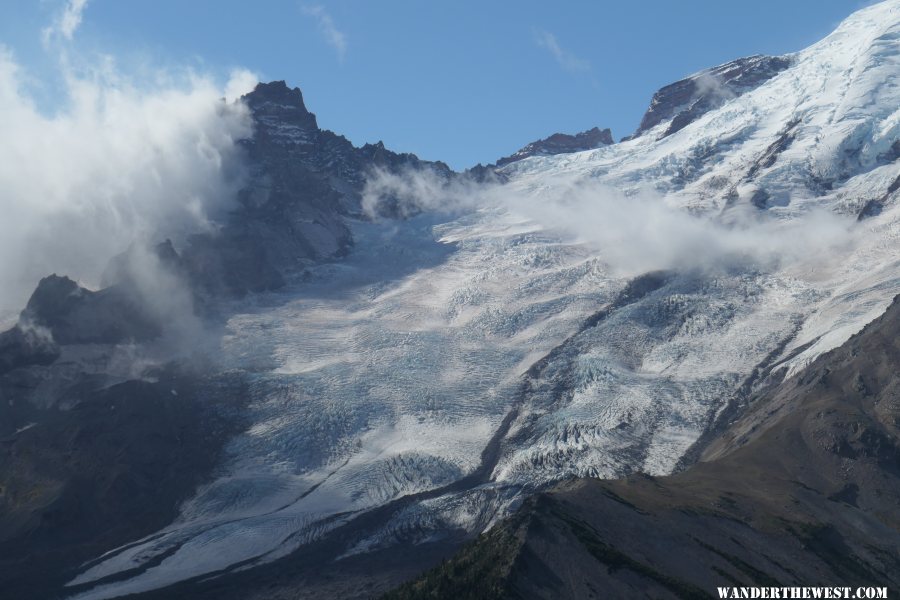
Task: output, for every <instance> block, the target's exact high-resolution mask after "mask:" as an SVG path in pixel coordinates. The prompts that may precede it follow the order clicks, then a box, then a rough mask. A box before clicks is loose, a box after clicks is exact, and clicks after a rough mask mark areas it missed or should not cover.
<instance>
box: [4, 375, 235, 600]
mask: <svg viewBox="0 0 900 600" xmlns="http://www.w3.org/2000/svg"><path fill="white" fill-rule="evenodd" d="M85 383H87V382H85ZM240 389H241V388H240V387H239V386H236V385H234V384H231V383H229V382H227V381H225V380H209V379H204V378H200V377H197V376H195V375H191V374H188V373H181V372H176V371H175V370H167V371H163V372H160V373H157V381H156V382H155V383H150V382H146V381H128V382H124V383H121V384H118V385H113V386H109V387H104V388H103V389H100V390H96V389H93V388H92V387H90V386H84V388H83V390H82V391H81V392H80V394H81V395H82V398H81V401H80V402H78V404H77V405H76V407H75V408H73V409H72V410H69V411H59V410H35V411H32V412H31V414H30V415H29V419H30V420H31V421H32V422H31V423H30V424H29V425H28V426H26V427H22V428H20V429H19V430H18V431H16V432H14V433H12V434H11V435H9V436H6V437H4V438H0V590H2V592H0V596H2V597H4V598H35V599H38V598H60V597H63V596H68V595H70V594H71V593H73V591H74V590H72V589H70V590H68V591H67V592H66V593H62V586H63V585H64V584H65V583H66V582H67V581H68V580H69V579H70V578H72V577H74V575H75V574H76V573H77V571H78V569H79V565H81V564H82V562H83V561H85V560H88V559H92V558H96V557H97V556H100V555H101V554H102V553H103V552H105V551H107V550H110V549H112V548H114V547H117V546H119V545H121V544H124V543H126V542H129V541H133V540H135V539H139V538H140V537H142V536H144V535H147V534H150V533H153V532H154V531H157V530H159V529H160V528H161V527H164V526H165V525H166V524H168V523H170V522H171V521H172V519H174V518H175V517H176V516H177V514H178V507H179V503H180V502H181V501H183V500H185V499H186V498H188V497H189V496H190V495H191V494H193V492H194V490H195V489H196V486H197V485H198V484H200V483H201V482H203V481H204V479H206V478H208V477H209V476H210V473H211V469H212V468H213V466H214V465H215V464H216V462H217V461H218V460H219V458H220V453H221V451H222V447H223V444H224V442H225V441H226V440H227V439H228V438H229V437H230V436H231V435H232V434H233V433H235V432H236V426H237V425H238V423H239V420H238V419H237V418H236V417H235V416H234V415H235V409H236V408H237V407H238V405H239V402H240V398H241V397H242V395H243V394H242V393H241V391H240ZM8 390H9V386H7V385H6V382H4V381H3V379H2V378H0V398H2V399H3V400H4V405H5V400H6V398H5V397H4V396H5V393H6V392H7V391H8ZM72 393H78V392H75V391H73V392H72ZM213 398H215V401H212V399H213ZM2 415H3V410H2V407H0V416H2Z"/></svg>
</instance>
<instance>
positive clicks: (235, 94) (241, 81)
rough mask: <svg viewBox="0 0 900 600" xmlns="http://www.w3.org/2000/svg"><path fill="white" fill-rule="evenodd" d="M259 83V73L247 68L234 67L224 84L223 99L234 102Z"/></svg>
mask: <svg viewBox="0 0 900 600" xmlns="http://www.w3.org/2000/svg"><path fill="white" fill-rule="evenodd" d="M257 83H259V75H257V74H256V73H254V72H253V71H248V70H247V69H235V70H233V71H232V72H231V77H230V78H229V80H228V84H227V85H226V86H225V101H226V102H234V101H235V100H239V99H240V97H241V96H243V95H245V94H249V93H250V92H252V91H253V89H254V88H255V87H256V84H257Z"/></svg>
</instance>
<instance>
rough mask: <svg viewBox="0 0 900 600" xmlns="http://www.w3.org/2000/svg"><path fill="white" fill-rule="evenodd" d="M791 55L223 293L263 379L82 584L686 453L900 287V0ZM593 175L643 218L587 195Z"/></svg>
mask: <svg viewBox="0 0 900 600" xmlns="http://www.w3.org/2000/svg"><path fill="white" fill-rule="evenodd" d="M786 59H787V60H788V61H789V65H790V66H788V67H787V68H785V69H784V70H782V71H780V72H778V73H777V74H775V75H773V76H772V77H771V78H770V79H769V80H767V81H765V82H764V83H762V84H761V85H759V86H758V87H756V88H755V89H752V90H749V91H747V92H745V93H742V94H740V95H736V96H734V97H730V98H728V99H727V100H726V101H725V102H724V103H723V104H722V105H721V106H720V107H718V108H715V109H712V110H709V111H708V112H706V113H705V114H703V115H702V116H700V117H699V118H697V119H696V120H694V121H693V122H691V123H689V124H688V125H687V126H685V127H683V128H681V129H679V130H678V131H675V132H674V133H671V134H668V135H666V132H667V129H668V127H669V124H670V120H666V121H662V122H660V123H658V124H656V125H654V126H653V127H651V128H650V129H648V130H646V131H644V132H642V133H641V134H640V135H637V136H636V137H633V138H631V139H628V140H625V141H622V142H620V143H617V144H612V145H608V146H602V147H599V148H596V149H593V150H587V151H583V152H577V153H570V154H560V155H555V156H545V155H541V156H532V157H529V158H525V159H523V160H520V161H516V162H512V163H510V164H508V165H505V166H504V167H503V168H502V170H501V172H502V173H503V175H504V176H505V177H506V179H507V180H508V181H507V182H506V183H504V184H503V185H501V186H498V187H496V188H492V189H491V190H490V191H489V192H488V193H484V195H483V197H476V198H474V199H472V201H471V202H468V203H461V204H460V206H456V207H449V208H448V210H435V209H431V208H430V209H428V210H424V211H423V212H421V213H420V214H418V215H417V216H414V217H411V218H409V219H407V220H404V221H389V220H374V221H366V220H350V228H351V230H352V234H353V239H354V240H355V245H354V247H353V249H352V250H351V251H350V253H349V255H348V256H347V257H346V258H345V259H344V260H341V261H337V262H332V263H327V264H322V265H318V266H315V267H310V268H309V269H307V270H306V272H305V274H304V276H303V277H302V278H297V279H295V280H294V281H292V282H291V283H290V285H288V286H287V287H286V288H284V289H281V290H278V291H276V292H268V293H264V294H257V295H254V296H252V297H250V298H248V299H245V300H240V301H234V302H233V305H232V306H230V307H229V313H230V315H231V316H230V317H229V318H228V321H227V323H225V325H224V330H223V334H222V336H221V341H220V344H219V348H218V349H217V356H216V361H217V364H218V367H219V368H220V369H221V370H223V371H229V372H238V373H241V374H242V376H243V377H244V378H245V379H246V381H247V382H248V384H249V390H250V394H251V399H250V404H249V408H248V411H249V417H248V418H249V419H250V421H251V423H252V424H251V425H250V426H249V427H248V428H247V429H246V431H245V432H244V433H242V434H241V435H239V436H237V437H236V438H235V439H234V440H233V441H232V442H231V443H230V445H229V448H228V456H229V458H228V460H227V461H226V463H225V464H223V465H222V466H221V468H220V470H219V473H218V475H217V477H216V478H215V479H214V480H213V481H211V482H210V483H208V484H207V485H205V486H203V487H202V488H201V489H199V490H198V491H197V493H196V495H195V496H194V497H193V498H191V499H190V500H189V501H187V502H185V503H184V505H183V506H182V509H181V515H180V517H179V518H178V519H177V520H176V521H175V522H174V523H172V524H171V525H170V526H168V527H167V528H165V529H164V530H162V531H159V532H157V533H155V534H153V535H151V536H148V537H147V538H145V539H142V540H136V541H135V542H134V543H131V544H128V545H127V546H124V547H122V548H118V549H116V550H113V551H111V552H109V553H107V554H106V555H104V556H102V557H99V558H98V559H97V560H94V561H92V562H91V563H89V564H86V565H85V566H84V569H83V571H82V572H81V573H80V574H79V575H78V576H77V577H76V578H75V579H73V580H72V581H71V582H70V583H69V586H70V587H71V589H72V590H73V597H76V598H84V599H88V598H91V599H99V598H110V597H115V596H120V595H124V594H129V593H136V592H141V591H147V590H152V589H158V588H161V587H165V586H167V585H171V584H173V583H176V582H179V581H183V580H186V579H191V578H198V577H204V576H210V575H220V574H222V573H227V572H233V571H236V570H239V569H240V570H243V569H248V568H252V567H253V566H255V565H258V564H261V563H264V562H269V561H272V560H274V559H276V558H279V557H283V556H286V555H288V554H290V553H291V552H293V551H294V550H296V549H297V548H299V547H301V546H303V545H304V544H308V543H310V542H311V541H314V540H317V539H322V538H323V537H327V536H328V535H329V533H330V532H332V531H335V530H336V529H338V528H341V527H348V526H350V525H352V523H353V522H354V520H355V519H357V518H358V517H359V516H360V515H365V514H367V512H369V511H372V510H373V509H375V508H377V507H394V508H393V509H392V510H390V511H388V512H387V513H386V515H387V516H386V517H385V518H384V519H383V520H381V521H380V522H379V523H378V524H377V525H376V526H367V527H365V528H360V530H359V533H358V535H356V536H355V537H354V539H352V541H351V543H347V544H345V545H344V547H343V550H342V552H341V554H340V556H349V555H353V554H360V553H365V552H368V551H371V550H373V549H376V548H384V547H389V546H390V545H391V544H396V543H400V542H406V543H421V542H426V541H430V540H434V539H439V538H440V537H441V536H442V535H444V532H447V531H457V530H464V531H467V532H469V533H477V532H480V531H482V530H484V529H486V528H488V527H490V526H491V524H492V523H494V522H495V521H496V520H497V519H498V518H501V517H502V516H504V515H505V514H508V511H509V510H510V509H511V508H514V507H515V506H516V504H517V502H518V501H519V500H520V499H521V497H522V496H523V494H524V493H525V492H527V491H528V490H532V489H535V488H536V487H539V486H542V485H545V484H548V483H552V482H554V481H558V480H560V479H562V478H565V477H568V476H573V475H577V476H594V477H616V476H621V475H623V474H627V473H630V472H637V471H640V472H646V473H649V474H654V475H656V474H666V473H670V472H672V471H673V470H675V469H677V468H679V465H680V464H681V462H682V461H684V460H687V459H689V453H690V450H691V448H692V447H693V446H694V444H695V443H696V442H697V441H698V440H701V439H702V436H703V435H704V434H705V433H707V432H708V431H710V430H711V429H712V428H714V427H716V425H717V423H720V422H721V421H722V420H723V419H726V420H727V419H729V418H730V415H733V414H734V411H740V410H741V408H742V407H743V406H745V405H746V403H747V402H749V401H750V400H751V398H752V391H753V389H754V388H755V386H758V385H760V384H762V383H763V382H764V381H765V380H766V378H781V377H787V376H790V375H791V374H793V373H795V372H797V371H798V370H799V369H801V368H802V367H803V366H805V365H807V364H809V362H810V361H812V360H813V359H814V358H815V357H817V356H819V355H821V354H822V353H823V352H826V351H828V350H830V349H832V348H835V347H836V346H838V345H840V344H841V343H843V342H844V341H845V340H847V339H848V338H849V337H850V336H851V335H852V334H854V333H855V332H857V331H859V330H860V329H861V328H862V327H863V326H864V325H865V324H866V323H868V322H869V321H871V320H872V319H873V318H875V317H876V316H877V315H879V314H881V313H882V312H883V311H884V309H885V308H886V306H887V305H888V304H889V303H890V301H891V300H892V298H893V297H894V296H895V295H896V294H898V293H900V252H898V251H897V248H898V247H900V246H898V243H900V239H898V237H900V207H898V203H897V191H898V188H900V183H898V182H900V162H898V158H900V90H898V85H897V83H896V81H897V76H898V75H900V1H897V0H890V1H888V2H883V3H880V4H877V5H874V6H871V7H868V8H865V9H863V10H861V11H859V12H857V13H855V14H854V15H852V16H851V17H849V18H848V19H847V20H846V21H844V22H843V23H842V24H841V25H840V26H839V27H838V28H837V29H836V30H835V31H834V32H833V33H832V34H831V35H829V36H828V37H826V38H825V39H823V40H822V41H820V42H818V43H817V44H815V45H813V46H811V47H809V48H807V49H806V50H803V51H801V52H798V53H796V54H793V55H789V56H787V57H786ZM701 76H703V77H707V76H706V75H702V74H700V75H697V77H701ZM713 83H714V82H713ZM709 85H710V83H709V82H708V81H707V82H706V83H705V86H707V87H708V86H709ZM285 135H293V133H292V132H290V131H286V132H285ZM572 186H575V187H576V188H577V189H578V190H579V192H578V198H579V200H578V201H577V202H574V203H573V202H571V198H572V196H571V194H570V190H571V188H572ZM473 193H475V194H477V192H473ZM605 194H606V195H608V194H612V195H613V200H614V202H616V203H617V204H618V205H619V206H620V209H619V210H620V211H626V212H628V213H629V215H627V219H625V220H623V219H622V218H620V217H612V216H608V215H607V216H604V213H603V211H598V210H596V209H591V208H590V206H589V204H590V201H591V199H592V198H594V197H595V196H596V197H598V202H599V201H600V200H599V196H602V195H605ZM423 202H424V204H425V205H427V206H429V207H433V205H434V202H433V201H431V202H429V201H428V199H424V200H423ZM585 202H587V204H585ZM604 202H605V203H603V204H601V206H604V207H605V206H608V205H609V200H606V201H604ZM648 203H657V204H659V205H660V206H662V207H664V208H665V210H664V211H662V212H652V213H644V212H641V211H642V210H643V208H644V207H646V206H647V204H648ZM548 214H549V215H550V216H551V217H554V218H550V219H546V218H544V217H546V216H547V215H548ZM673 214H675V215H681V216H680V217H677V218H676V217H670V216H669V215H673ZM648 215H650V216H648ZM823 215H824V216H823ZM557 216H558V217H559V218H558V219H557V218H556V217H557ZM651 217H652V218H657V217H658V218H659V219H661V221H660V222H659V223H654V224H648V226H647V227H646V228H644V227H638V225H642V221H643V220H647V219H649V218H651ZM671 219H675V220H671ZM678 219H681V220H678ZM636 222H637V225H636ZM684 222H687V223H689V224H690V225H689V226H686V227H681V224H682V223H684ZM822 223H825V225H822ZM650 225H652V226H650ZM622 227H624V228H625V229H624V230H622V231H616V230H615V229H616V228H622ZM629 228H632V229H629ZM679 228H680V229H679ZM610 229H612V230H613V231H612V234H610V231H609V230H610ZM669 229H672V230H677V231H675V232H674V233H673V234H672V235H673V236H674V237H673V239H674V240H675V242H673V243H672V244H674V245H672V244H668V243H667V244H661V245H659V246H658V247H654V248H651V251H649V252H647V253H646V256H642V257H641V259H640V260H636V261H633V262H631V263H629V262H628V261H627V260H625V261H624V262H625V263H627V264H626V266H624V267H623V265H622V262H623V260H624V259H623V258H622V257H623V256H625V258H627V255H628V254H629V253H638V254H640V253H641V252H644V251H646V249H647V247H648V246H654V244H655V242H656V241H658V240H657V239H656V238H657V237H660V236H663V235H666V234H665V232H666V231H667V230H669ZM601 231H603V233H602V235H601V234H600V233H598V234H597V235H596V236H595V235H594V234H593V233H592V232H601ZM623 231H624V236H623ZM760 232H762V233H760ZM706 236H708V237H706ZM629 238H632V239H629ZM722 240H725V241H724V242H723V243H724V248H725V249H726V250H728V251H729V252H730V253H731V254H733V255H734V256H728V257H727V258H721V259H720V257H719V254H721V253H722V247H720V246H717V244H718V242H720V241H722ZM731 240H738V241H736V242H734V243H733V245H729V244H731ZM706 253H708V254H710V255H711V256H710V257H705V256H704V254H706ZM673 257H674V258H673ZM401 500H403V501H402V502H401Z"/></svg>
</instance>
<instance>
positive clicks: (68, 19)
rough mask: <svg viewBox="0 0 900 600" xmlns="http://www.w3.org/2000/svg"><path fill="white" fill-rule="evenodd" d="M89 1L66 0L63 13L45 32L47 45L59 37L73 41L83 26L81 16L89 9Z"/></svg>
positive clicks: (44, 37)
mask: <svg viewBox="0 0 900 600" xmlns="http://www.w3.org/2000/svg"><path fill="white" fill-rule="evenodd" d="M87 4H88V0H66V4H65V6H64V7H63V9H62V11H60V13H59V14H58V15H57V16H56V19H54V21H53V24H52V25H50V26H49V27H46V28H44V30H43V40H44V43H45V44H48V43H50V41H52V40H53V38H55V37H57V36H59V37H61V38H63V39H64V40H66V41H71V39H72V37H73V36H74V35H75V32H76V31H77V30H78V27H79V26H80V25H81V16H82V14H83V13H84V9H85V8H86V7H87Z"/></svg>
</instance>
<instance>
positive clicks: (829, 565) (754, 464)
mask: <svg viewBox="0 0 900 600" xmlns="http://www.w3.org/2000/svg"><path fill="white" fill-rule="evenodd" d="M898 389H900V299H897V300H895V301H894V304H893V305H892V306H891V307H890V308H889V309H888V311H887V312H886V313H885V314H884V315H883V316H882V317H880V318H879V319H877V320H875V321H874V322H873V323H871V324H869V325H868V326H867V327H866V328H865V329H864V330H863V331H862V332H861V333H859V334H857V335H856V336H854V337H853V338H851V339H850V340H849V341H848V342H847V343H846V344H844V345H843V346H842V347H840V348H838V349H836V350H834V351H832V352H829V353H827V354H825V355H823V356H821V357H819V358H818V359H817V360H816V361H814V362H813V363H812V364H811V365H810V366H809V367H807V368H806V369H805V370H804V371H803V372H801V373H800V374H798V375H797V376H795V377H793V378H791V379H788V380H786V381H784V382H782V383H780V384H778V385H777V386H776V387H773V388H771V389H769V390H767V391H766V392H764V393H763V394H762V395H761V396H759V397H758V398H757V399H756V400H755V402H754V403H753V404H752V405H751V408H750V410H749V411H748V412H747V413H745V414H744V415H743V416H742V417H741V418H740V419H738V420H737V421H736V422H734V423H733V424H732V425H731V426H730V427H728V429H727V430H726V431H725V433H724V434H723V435H722V436H720V437H719V438H718V439H716V440H715V441H713V442H712V443H711V444H710V445H709V446H707V447H706V448H705V451H703V453H702V455H701V462H699V463H697V464H695V465H694V466H692V467H690V468H689V469H687V470H685V471H683V472H682V473H679V474H677V475H673V476H669V477H658V478H654V477H649V476H645V475H635V476H631V477H628V478H625V479H621V480H616V481H601V480H595V479H574V480H571V481H568V482H565V483H562V484H560V485H558V486H557V487H556V488H554V489H553V490H551V491H549V492H546V493H542V494H538V495H537V496H535V497H533V498H532V499H530V500H529V501H528V502H527V503H526V504H525V505H524V506H523V507H522V509H521V510H520V511H519V512H518V513H516V514H515V515H514V516H513V517H511V518H510V519H508V520H507V521H505V522H504V523H502V524H500V525H499V526H497V527H495V528H494V529H493V530H492V531H490V532H488V533H486V534H484V535H482V536H481V537H480V538H479V539H478V540H477V541H476V542H475V543H473V544H471V545H469V546H468V547H466V548H465V549H464V550H463V551H461V552H460V553H459V554H458V555H457V556H456V557H455V558H454V559H452V560H451V561H448V562H446V563H444V564H443V565H441V566H440V567H437V568H436V569H434V570H432V571H430V572H428V573H427V574H425V575H424V576H423V577H421V578H420V579H419V580H417V581H415V582H412V583H409V584H407V585H405V586H403V587H401V588H400V589H398V590H397V591H395V592H393V593H391V594H389V595H388V596H387V597H388V598H398V599H409V598H592V597H594V598H612V597H615V598H631V597H651V598H707V597H716V587H717V586H817V585H818V586H821V585H840V586H851V587H856V586H887V587H891V588H892V589H894V590H896V589H897V587H898V586H900V513H898V511H897V508H898V507H900V404H898V400H897V398H898V395H897V390H898Z"/></svg>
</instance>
